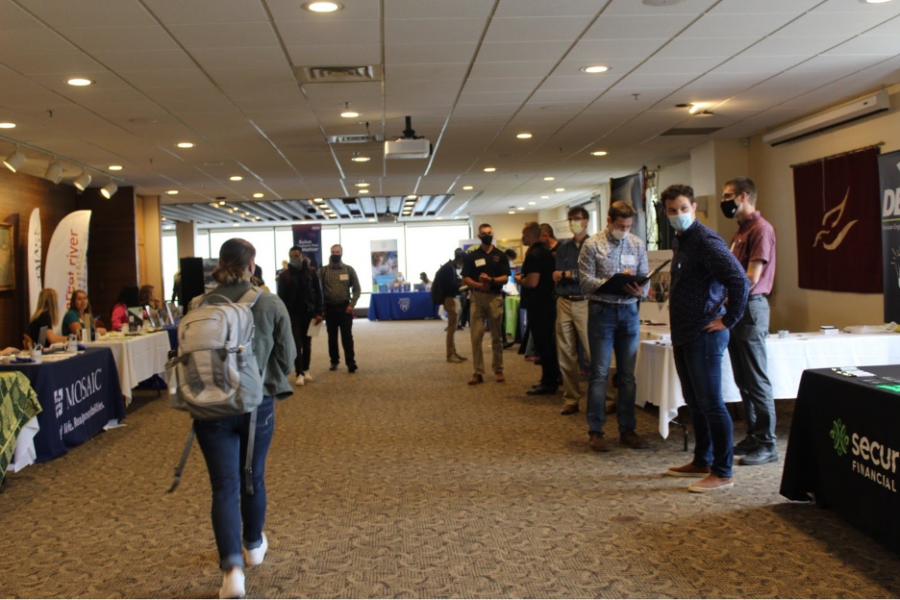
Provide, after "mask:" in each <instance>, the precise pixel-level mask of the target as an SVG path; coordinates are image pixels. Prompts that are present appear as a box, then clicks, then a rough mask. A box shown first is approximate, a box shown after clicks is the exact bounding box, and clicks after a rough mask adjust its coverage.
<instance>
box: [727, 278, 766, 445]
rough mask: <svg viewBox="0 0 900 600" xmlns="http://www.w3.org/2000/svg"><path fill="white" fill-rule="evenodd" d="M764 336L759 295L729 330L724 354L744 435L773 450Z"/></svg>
mask: <svg viewBox="0 0 900 600" xmlns="http://www.w3.org/2000/svg"><path fill="white" fill-rule="evenodd" d="M768 336H769V301H768V300H766V297H765V296H762V295H760V296H751V297H750V298H749V299H748V300H747V308H746V309H744V315H743V316H742V317H741V320H740V321H738V322H737V324H736V325H735V326H734V328H733V329H732V330H731V339H730V340H729V342H728V354H729V355H730V357H731V369H732V370H733V371H734V382H735V384H737V388H738V390H739V391H740V392H741V400H742V402H743V405H744V413H745V414H746V416H747V434H748V435H750V436H751V437H753V438H754V439H756V441H757V442H758V443H759V444H760V445H762V446H766V447H768V448H774V446H775V399H774V398H773V396H772V384H771V382H770V381H769V376H768V374H767V366H768V361H767V358H766V338H767V337H768Z"/></svg>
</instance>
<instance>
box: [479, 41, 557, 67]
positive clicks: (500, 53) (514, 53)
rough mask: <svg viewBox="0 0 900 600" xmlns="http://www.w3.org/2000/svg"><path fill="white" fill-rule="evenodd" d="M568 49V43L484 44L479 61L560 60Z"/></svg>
mask: <svg viewBox="0 0 900 600" xmlns="http://www.w3.org/2000/svg"><path fill="white" fill-rule="evenodd" d="M568 48H569V43H568V42H533V43H532V42H491V43H485V44H482V46H481V50H480V51H479V52H478V60H483V61H486V62H504V61H519V60H558V59H559V58H561V57H562V55H563V53H565V51H566V50H567V49H568Z"/></svg>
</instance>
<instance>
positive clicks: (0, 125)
mask: <svg viewBox="0 0 900 600" xmlns="http://www.w3.org/2000/svg"><path fill="white" fill-rule="evenodd" d="M15 126H16V124H15V123H0V129H13V128H14V127H15Z"/></svg>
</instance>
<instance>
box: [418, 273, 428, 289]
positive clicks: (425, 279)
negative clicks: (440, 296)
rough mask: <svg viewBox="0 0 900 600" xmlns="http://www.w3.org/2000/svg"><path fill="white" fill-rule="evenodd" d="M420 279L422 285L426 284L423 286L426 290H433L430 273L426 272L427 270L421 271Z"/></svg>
mask: <svg viewBox="0 0 900 600" xmlns="http://www.w3.org/2000/svg"><path fill="white" fill-rule="evenodd" d="M419 281H421V282H422V285H423V286H424V287H423V288H422V289H423V290H425V291H429V290H431V280H430V279H428V273H426V272H425V271H422V272H421V273H419Z"/></svg>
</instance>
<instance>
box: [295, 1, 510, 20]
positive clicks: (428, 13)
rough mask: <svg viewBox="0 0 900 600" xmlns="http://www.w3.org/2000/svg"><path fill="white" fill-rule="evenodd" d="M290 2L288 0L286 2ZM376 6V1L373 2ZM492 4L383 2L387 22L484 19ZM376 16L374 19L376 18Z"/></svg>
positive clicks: (481, 2) (477, 2) (482, 2)
mask: <svg viewBox="0 0 900 600" xmlns="http://www.w3.org/2000/svg"><path fill="white" fill-rule="evenodd" d="M288 1H290V0H288ZM373 3H374V4H376V5H377V0H373ZM491 6H492V4H491V3H490V2H484V0H453V2H422V0H385V2H384V17H385V20H387V21H393V20H403V19H436V20H439V19H453V18H461V17H474V18H486V17H487V16H488V15H489V14H490V11H491ZM377 17H378V15H377V14H376V16H375V17H374V18H377Z"/></svg>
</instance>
